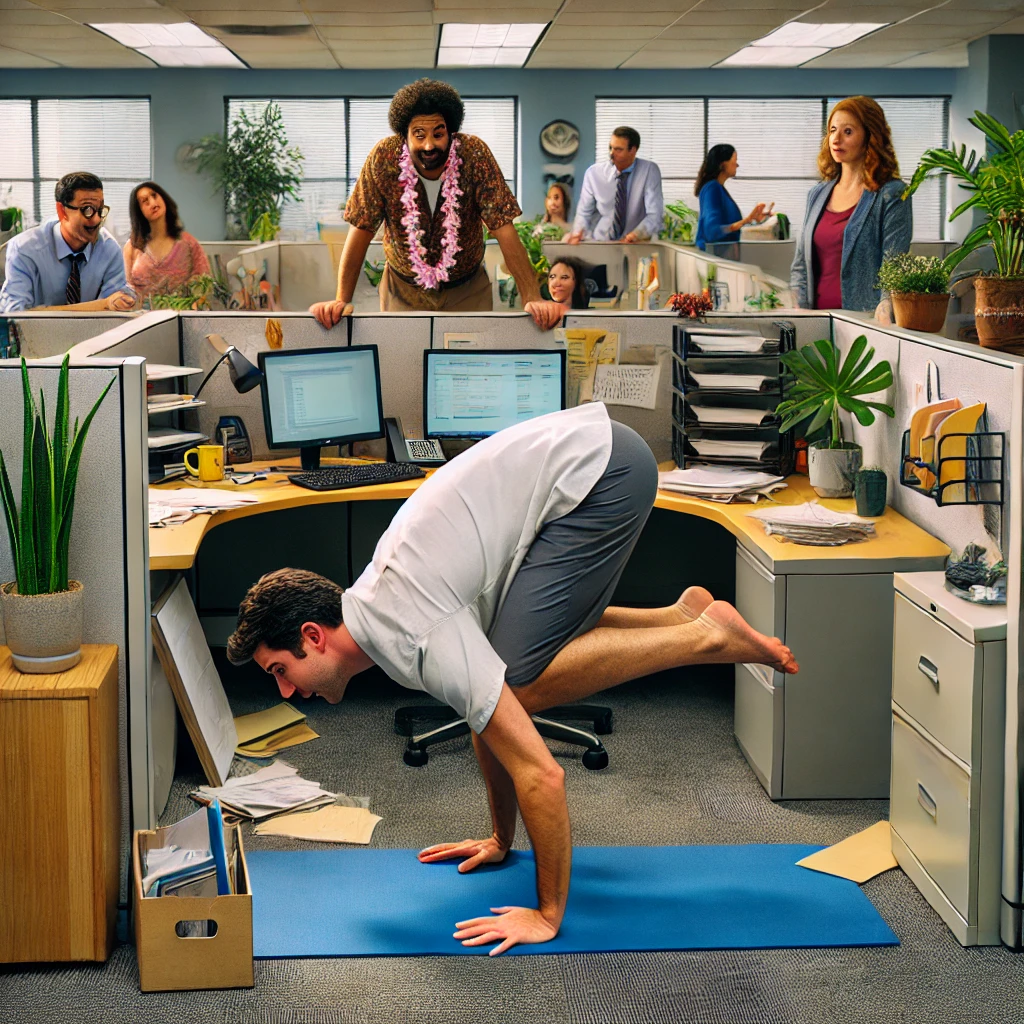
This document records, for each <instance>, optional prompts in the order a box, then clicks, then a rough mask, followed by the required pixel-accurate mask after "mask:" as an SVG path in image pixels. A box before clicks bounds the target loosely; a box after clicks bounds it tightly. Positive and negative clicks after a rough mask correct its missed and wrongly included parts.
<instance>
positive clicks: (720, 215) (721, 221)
mask: <svg viewBox="0 0 1024 1024" xmlns="http://www.w3.org/2000/svg"><path fill="white" fill-rule="evenodd" d="M698 199H699V203H700V216H699V217H698V219H697V238H696V243H697V248H698V249H706V248H707V247H708V243H711V244H712V245H714V244H715V243H716V242H738V241H739V240H740V233H739V231H726V230H725V229H726V228H727V227H728V226H729V225H730V224H735V223H736V221H738V220H743V214H742V213H740V208H739V207H738V206H737V205H736V201H735V200H734V199H733V197H732V196H731V195H729V193H728V191H727V190H726V188H725V186H724V185H723V184H722V183H721V182H720V181H719V180H718V179H717V178H712V179H711V181H709V182H706V183H705V184H704V187H703V188H702V189H701V190H700V196H699V197H698Z"/></svg>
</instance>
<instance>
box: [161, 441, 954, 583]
mask: <svg viewBox="0 0 1024 1024" xmlns="http://www.w3.org/2000/svg"><path fill="white" fill-rule="evenodd" d="M281 464H282V462H281V460H278V461H277V462H275V463H272V465H281ZM261 465H268V463H263V464H261V463H253V469H257V468H259V467H260V466H261ZM297 468H298V467H296V469H297ZM663 468H666V467H663ZM429 473H430V471H429V470H428V475H429ZM788 483H789V487H788V488H787V489H786V490H784V491H780V492H778V494H777V495H776V496H775V497H776V500H777V501H778V502H780V503H781V504H784V505H798V504H800V503H801V502H804V501H811V500H818V499H817V496H816V495H815V493H814V491H812V490H811V486H810V484H809V482H808V480H807V477H805V476H792V477H790V478H789V481H788ZM419 484H420V481H418V480H410V481H406V482H404V483H397V484H375V485H373V486H370V487H350V488H346V489H344V490H340V491H310V490H307V489H306V488H304V487H296V486H295V485H294V484H292V483H290V482H289V481H288V478H287V475H286V474H285V473H274V474H271V475H270V476H269V478H268V482H266V483H264V482H261V481H257V482H256V483H254V484H245V485H241V486H236V487H230V488H229V490H230V491H232V492H238V493H239V494H247V495H251V496H253V497H256V498H258V499H259V501H258V502H256V503H253V504H250V505H246V506H244V507H242V508H235V509H226V510H224V511H223V512H217V513H216V514H214V515H197V516H194V517H193V518H192V519H190V520H189V521H188V522H187V523H182V524H181V525H180V526H164V527H151V528H150V531H149V567H150V569H188V568H191V566H192V564H193V562H194V561H195V557H196V553H197V552H198V550H199V545H200V544H201V543H202V541H203V538H204V537H205V536H206V534H207V532H209V531H210V530H212V529H213V528H214V527H216V526H219V525H220V524H221V523H229V522H231V521H232V520H234V519H243V518H246V517H247V516H253V515H259V514H261V513H263V512H276V511H279V510H281V509H287V508H297V507H299V506H302V505H322V504H329V503H334V502H339V501H380V500H396V499H397V500H400V499H402V498H408V497H409V496H410V495H411V494H413V493H414V492H415V490H416V489H417V487H419ZM187 486H188V485H187V484H179V483H174V482H172V483H170V484H164V485H161V489H162V488H176V487H187ZM821 504H822V505H824V506H826V507H827V508H833V509H837V510H839V511H844V512H847V511H853V510H854V502H853V499H852V498H846V499H840V500H834V501H833V500H825V499H821ZM654 505H655V508H663V509H668V510H670V511H676V512H684V513H686V514H688V515H695V516H700V517H701V518H703V519H710V520H712V521H713V522H716V523H718V524H719V525H720V526H723V527H724V528H725V529H727V530H728V531H729V532H730V533H731V534H733V536H735V537H736V539H737V540H738V541H739V542H740V543H741V544H743V546H744V547H746V548H747V549H748V550H749V551H750V552H751V553H752V554H754V555H755V557H757V559H758V560H759V561H760V562H761V563H762V564H763V565H764V566H765V567H766V568H767V569H769V570H770V571H772V572H785V573H797V574H807V573H841V572H851V571H857V570H855V569H854V568H853V566H852V565H851V563H852V562H854V561H858V560H862V561H868V562H870V563H871V564H870V567H869V568H868V567H865V568H862V569H860V571H868V572H916V571H921V570H926V569H941V568H942V567H943V566H944V565H945V559H946V557H947V556H948V555H949V548H948V547H946V545H945V544H943V543H942V541H940V540H938V539H936V538H935V537H932V536H931V534H929V533H926V532H925V531H924V530H922V529H921V528H920V527H919V526H916V525H915V524H914V523H912V522H911V521H910V520H909V519H905V518H904V517H903V516H901V515H900V514H899V513H898V512H896V511H894V510H893V509H891V508H889V509H886V513H885V515H884V516H881V517H880V518H879V519H876V520H875V529H876V531H877V536H875V537H873V538H872V539H870V540H867V541H861V542H857V543H853V544H845V545H843V546H842V547H837V548H823V547H812V546H809V545H805V544H793V543H791V542H787V541H780V540H778V539H777V538H775V537H769V536H767V535H766V534H765V532H764V527H763V526H762V525H761V523H760V522H759V521H758V520H756V519H750V518H749V516H750V513H751V512H753V511H754V510H755V507H756V506H754V505H748V504H742V505H723V504H720V503H718V502H713V501H704V500H702V499H700V498H691V497H688V496H686V495H683V494H675V493H672V492H670V491H658V496H657V498H656V499H655V502H654ZM761 507H762V508H763V507H764V503H763V502H762V504H761ZM680 553H685V537H681V539H680Z"/></svg>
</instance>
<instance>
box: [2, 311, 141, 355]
mask: <svg viewBox="0 0 1024 1024" xmlns="http://www.w3.org/2000/svg"><path fill="white" fill-rule="evenodd" d="M8 316H9V317H10V319H11V320H13V321H14V323H15V324H16V325H17V328H18V336H19V337H20V339H21V354H22V355H23V356H24V357H25V358H26V359H45V358H47V357H48V356H54V355H58V354H60V353H63V352H67V350H68V349H69V348H72V347H73V346H74V345H77V344H79V343H80V342H83V341H88V340H89V339H90V338H98V337H99V336H100V335H101V334H105V333H106V332H107V331H109V330H112V329H113V328H115V327H119V326H121V325H123V324H130V323H131V322H132V320H133V319H134V318H135V317H137V316H138V314H137V313H107V312H103V313H74V312H70V311H68V312H62V311H58V310H53V311H46V312H43V311H40V312H38V313H36V312H32V311H26V312H24V313H11V314H8Z"/></svg>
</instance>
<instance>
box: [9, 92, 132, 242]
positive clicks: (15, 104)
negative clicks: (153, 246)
mask: <svg viewBox="0 0 1024 1024" xmlns="http://www.w3.org/2000/svg"><path fill="white" fill-rule="evenodd" d="M0 138H2V139H3V140H4V144H3V147H2V148H0V201H3V204H4V205H12V204H13V205H15V206H20V207H21V208H22V209H23V210H24V211H25V219H26V223H38V222H39V221H42V220H45V219H46V218H47V217H50V216H52V215H53V188H54V185H56V183H57V180H58V179H59V178H61V177H62V176H63V175H65V174H67V173H68V172H69V171H76V170H84V171H92V173H93V174H95V175H97V176H98V177H99V178H101V179H102V181H103V196H104V200H105V202H106V203H107V205H108V206H109V207H110V216H109V217H108V218H107V222H106V227H107V228H108V229H109V230H110V231H111V232H113V234H114V235H116V236H117V238H118V239H119V240H124V239H126V238H127V237H128V233H129V218H128V196H129V194H130V193H131V190H132V189H133V188H134V187H135V186H136V185H137V184H138V183H139V182H140V181H145V180H146V179H147V178H149V177H151V176H152V169H151V168H152V163H151V151H152V143H151V133H150V119H149V100H148V99H24V100H0ZM5 197H6V198H5Z"/></svg>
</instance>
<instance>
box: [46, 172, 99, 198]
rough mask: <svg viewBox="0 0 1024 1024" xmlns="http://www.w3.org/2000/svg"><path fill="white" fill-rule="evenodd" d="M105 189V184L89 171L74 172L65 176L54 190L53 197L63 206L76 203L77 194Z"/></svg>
mask: <svg viewBox="0 0 1024 1024" xmlns="http://www.w3.org/2000/svg"><path fill="white" fill-rule="evenodd" d="M102 188H103V182H102V181H100V179H99V178H97V177H96V175H95V174H90V173H89V172H88V171H72V172H71V173H70V174H65V175H64V177H63V178H61V179H60V181H58V182H57V184H56V186H55V187H54V189H53V197H54V199H56V200H57V202H58V203H60V204H61V205H62V206H63V205H65V204H67V203H73V202H74V201H75V193H76V192H95V191H96V190H97V189H102Z"/></svg>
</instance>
